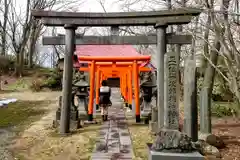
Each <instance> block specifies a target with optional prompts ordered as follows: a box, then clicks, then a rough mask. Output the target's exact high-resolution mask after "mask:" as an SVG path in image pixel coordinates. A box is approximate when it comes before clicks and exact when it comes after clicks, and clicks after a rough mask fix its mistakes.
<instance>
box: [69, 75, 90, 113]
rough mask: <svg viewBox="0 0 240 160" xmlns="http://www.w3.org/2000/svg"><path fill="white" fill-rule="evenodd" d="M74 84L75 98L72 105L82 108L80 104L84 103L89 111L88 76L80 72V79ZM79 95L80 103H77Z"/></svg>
mask: <svg viewBox="0 0 240 160" xmlns="http://www.w3.org/2000/svg"><path fill="white" fill-rule="evenodd" d="M73 86H74V88H75V89H74V92H73V100H72V105H73V106H74V107H75V108H79V107H80V108H79V109H80V110H81V109H82V108H81V106H80V104H84V109H85V111H86V112H87V111H88V96H89V94H88V88H89V84H88V82H87V81H86V77H85V75H83V74H80V75H79V77H78V81H77V82H76V83H74V84H73ZM76 97H77V100H78V105H75V103H74V102H75V101H74V100H75V98H76Z"/></svg>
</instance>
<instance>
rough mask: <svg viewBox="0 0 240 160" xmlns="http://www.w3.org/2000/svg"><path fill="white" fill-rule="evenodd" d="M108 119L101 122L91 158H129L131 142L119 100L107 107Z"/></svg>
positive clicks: (107, 159)
mask: <svg viewBox="0 0 240 160" xmlns="http://www.w3.org/2000/svg"><path fill="white" fill-rule="evenodd" d="M108 114H109V118H108V121H106V122H103V124H102V127H101V129H100V132H99V137H98V140H97V142H96V147H95V150H94V151H93V154H92V160H131V159H132V157H133V150H132V142H131V138H130V134H129V131H128V126H127V121H126V118H125V115H124V110H123V107H122V103H121V102H115V101H114V105H113V106H112V107H110V108H109V113H108Z"/></svg>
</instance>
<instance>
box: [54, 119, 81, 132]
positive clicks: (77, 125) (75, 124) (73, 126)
mask: <svg viewBox="0 0 240 160" xmlns="http://www.w3.org/2000/svg"><path fill="white" fill-rule="evenodd" d="M59 126H60V121H59V120H53V128H59ZM82 126H83V124H82V121H81V120H79V119H78V120H76V121H73V120H70V129H71V130H76V129H79V128H82Z"/></svg>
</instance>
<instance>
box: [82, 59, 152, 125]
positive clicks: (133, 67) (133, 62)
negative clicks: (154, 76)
mask: <svg viewBox="0 0 240 160" xmlns="http://www.w3.org/2000/svg"><path fill="white" fill-rule="evenodd" d="M150 59H151V57H150V56H136V57H120V56H119V57H103V56H102V57H94V56H80V57H79V61H85V62H91V65H90V68H85V69H81V68H80V70H81V71H83V70H85V71H89V70H90V97H89V105H88V120H89V121H92V120H93V102H94V88H96V100H98V97H99V94H98V89H99V87H100V71H102V72H103V74H104V72H107V73H108V76H112V75H111V72H112V71H113V70H115V71H123V73H119V74H117V75H116V76H119V77H121V78H123V77H125V78H126V73H128V74H130V72H128V71H132V72H133V73H131V75H129V77H132V75H133V80H134V95H135V108H136V122H140V121H141V116H140V105H139V78H138V73H139V70H141V69H142V70H145V71H149V70H147V69H146V68H145V67H140V66H139V65H138V62H146V61H150ZM98 62H105V64H104V63H102V64H101V63H100V64H98ZM109 62H112V64H109ZM118 62H128V63H125V64H124V63H122V64H121V63H120V64H117V63H118ZM129 62H130V63H129ZM119 65H120V66H119ZM124 65H125V67H124ZM102 66H104V68H102ZM121 66H122V67H121ZM139 68H140V69H139ZM122 69H125V71H126V73H125V74H124V70H122ZM109 72H110V74H109ZM95 73H97V77H95ZM95 79H97V80H96V87H95ZM124 81H125V82H123V83H122V86H121V88H122V87H124V89H126V87H132V85H131V84H130V82H131V83H132V80H131V78H129V79H128V80H126V79H124ZM128 85H129V86H128ZM131 89H132V88H131ZM129 90H130V88H129ZM121 91H122V92H123V94H124V97H125V98H127V97H128V95H126V94H127V92H126V90H123V89H121ZM128 93H129V92H128ZM129 94H130V93H129ZM129 96H130V97H129V98H130V99H131V98H132V97H131V95H129ZM129 98H128V99H129ZM96 103H97V104H98V102H96Z"/></svg>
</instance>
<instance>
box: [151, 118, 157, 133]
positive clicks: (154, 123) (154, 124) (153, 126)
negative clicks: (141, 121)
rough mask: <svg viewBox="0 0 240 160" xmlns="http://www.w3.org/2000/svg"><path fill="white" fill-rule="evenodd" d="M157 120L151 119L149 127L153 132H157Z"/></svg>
mask: <svg viewBox="0 0 240 160" xmlns="http://www.w3.org/2000/svg"><path fill="white" fill-rule="evenodd" d="M157 128H158V126H157V122H153V121H150V122H149V129H150V131H151V132H152V133H157Z"/></svg>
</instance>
